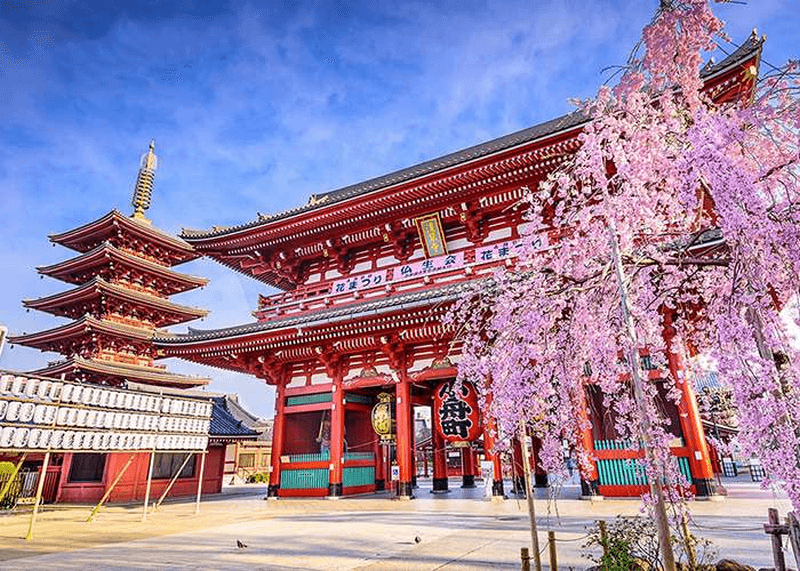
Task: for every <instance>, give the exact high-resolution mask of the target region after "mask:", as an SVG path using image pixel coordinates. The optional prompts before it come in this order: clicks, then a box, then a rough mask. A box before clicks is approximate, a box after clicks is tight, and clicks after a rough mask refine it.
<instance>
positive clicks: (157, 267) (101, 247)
mask: <svg viewBox="0 0 800 571" xmlns="http://www.w3.org/2000/svg"><path fill="white" fill-rule="evenodd" d="M101 252H107V253H109V254H112V255H115V256H119V257H120V258H122V259H124V260H126V261H130V262H132V263H136V264H140V265H144V266H145V267H146V268H148V269H151V270H153V271H154V272H156V273H159V274H166V275H169V276H170V277H173V278H175V279H176V280H180V281H186V282H189V283H192V284H198V287H201V286H203V285H206V284H207V283H208V281H209V280H208V278H204V277H200V276H194V275H191V274H185V273H182V272H178V271H176V270H173V269H172V268H171V267H169V266H162V265H161V264H157V263H155V262H152V261H150V260H148V259H147V258H142V257H140V256H136V255H134V254H131V253H129V252H126V251H125V250H122V249H120V248H117V247H116V246H115V245H114V244H112V243H111V242H109V241H108V240H105V241H103V242H101V243H100V244H98V245H97V246H96V247H95V248H93V249H92V250H89V251H87V252H81V253H79V254H78V255H77V256H73V257H72V258H68V259H66V260H62V261H60V262H56V263H55V264H50V265H49V266H37V267H36V271H37V272H39V273H40V274H44V275H50V274H52V273H54V272H56V271H57V270H59V269H60V268H61V267H62V266H68V265H70V264H75V263H78V262H81V261H83V260H90V259H91V258H92V257H94V256H97V255H98V254H99V253H101Z"/></svg>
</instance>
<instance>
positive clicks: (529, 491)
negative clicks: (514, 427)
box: [519, 419, 542, 571]
mask: <svg viewBox="0 0 800 571" xmlns="http://www.w3.org/2000/svg"><path fill="white" fill-rule="evenodd" d="M519 440H520V445H521V448H522V466H523V468H524V470H525V496H526V497H527V498H528V517H529V518H530V520H531V547H532V548H533V565H534V568H535V569H536V571H542V560H541V559H540V558H539V534H538V532H537V530H536V507H535V506H534V504H533V487H532V486H531V459H530V456H529V454H530V452H529V451H528V441H527V439H526V434H525V422H524V421H523V420H522V419H520V421H519Z"/></svg>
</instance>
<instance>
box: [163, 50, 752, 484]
mask: <svg viewBox="0 0 800 571" xmlns="http://www.w3.org/2000/svg"><path fill="white" fill-rule="evenodd" d="M760 53H761V41H760V40H758V39H757V38H751V39H750V40H749V41H748V42H746V43H745V44H744V45H743V46H742V47H740V48H739V49H738V50H737V51H736V52H735V53H733V54H732V55H731V56H730V57H728V58H726V59H725V60H724V61H722V62H720V63H718V64H713V63H712V64H709V65H708V66H706V67H705V68H704V69H703V71H702V76H703V79H704V81H705V89H706V90H707V92H708V93H710V94H711V96H712V97H713V98H714V99H715V100H717V101H720V102H722V101H746V100H747V98H748V97H749V94H750V93H751V92H752V89H753V85H754V78H755V77H756V75H757V73H754V70H757V66H758V64H759V58H760ZM586 123H587V119H586V118H585V117H584V116H582V115H581V114H580V113H577V112H576V113H572V114H569V115H566V116H563V117H560V118H557V119H554V120H551V121H548V122H546V123H542V124H540V125H536V126H534V127H531V128H528V129H524V130H522V131H518V132H516V133H512V134H510V135H506V136H503V137H500V138H498V139H495V140H492V141H488V142H486V143H482V144H479V145H476V146H473V147H470V148H467V149H464V150H461V151H457V152H454V153H452V154H449V155H445V156H442V157H439V158H436V159H434V160H431V161H427V162H424V163H421V164H418V165H414V166H412V167H409V168H406V169H403V170H400V171H397V172H393V173H391V174H388V175H385V176H381V177H378V178H375V179H371V180H367V181H364V182H361V183H358V184H354V185H352V186H348V187H344V188H341V189H338V190H334V191H331V192H327V193H324V194H317V195H312V196H311V198H310V200H309V201H308V203H307V204H305V205H302V206H299V207H297V208H295V209H292V210H288V211H285V212H280V213H277V214H274V215H269V216H263V215H259V217H258V219H257V220H254V221H252V222H249V223H245V224H242V225H239V226H233V227H225V228H218V227H215V228H214V229H213V230H209V231H194V230H184V232H183V233H182V235H181V237H182V238H183V239H184V240H185V241H186V242H188V243H189V244H191V245H192V246H193V247H194V249H195V251H196V252H198V253H199V254H202V255H203V256H208V257H210V258H212V259H214V260H216V261H218V262H220V263H222V264H224V265H225V266H227V267H229V268H231V269H232V270H234V271H237V272H239V273H241V274H244V275H246V276H249V277H252V278H254V279H256V280H259V281H261V282H262V283H264V284H265V285H269V286H274V287H276V288H278V289H279V290H281V291H280V292H279V293H277V294H275V295H271V296H267V297H261V298H260V300H259V308H258V311H257V312H256V313H255V315H256V317H257V321H255V322H252V323H247V324H244V325H239V326H235V327H229V328H225V329H215V330H196V329H191V328H190V331H189V332H188V333H187V334H181V335H163V336H162V335H159V336H158V337H157V338H156V345H157V346H158V347H160V348H161V349H162V350H163V351H164V352H165V353H166V354H167V355H169V356H176V357H180V358H183V359H187V360H190V361H194V362H198V363H205V364H208V365H211V366H214V367H219V368H223V369H228V370H233V371H240V372H245V373H249V374H252V375H255V376H257V377H258V378H261V379H263V380H265V381H266V382H267V383H269V384H271V385H274V386H275V387H276V389H277V397H276V403H275V411H276V412H275V415H276V416H275V424H274V429H273V443H272V471H271V479H270V486H269V492H268V493H269V495H271V496H275V495H277V496H295V495H303V496H315V495H317V496H339V495H342V494H345V495H346V494H354V493H359V492H365V491H373V490H379V489H382V488H384V486H386V485H387V482H388V481H391V480H392V479H394V480H396V490H397V493H398V494H399V495H400V496H401V497H410V496H411V495H412V488H413V485H414V479H415V475H416V473H417V467H416V466H415V458H416V457H417V455H416V454H415V450H416V445H415V442H414V430H413V422H414V417H415V415H414V409H415V407H433V410H434V414H433V417H434V419H435V422H434V423H433V424H434V425H436V428H435V429H432V439H433V442H432V449H433V491H434V492H437V491H438V492H441V491H445V490H446V489H447V486H448V481H447V475H448V466H447V461H448V451H449V452H450V455H452V452H453V451H460V453H461V454H462V455H463V456H462V458H463V469H462V471H461V472H462V473H463V474H464V475H465V476H464V482H463V483H464V485H465V486H469V485H471V484H472V475H473V474H475V473H476V470H475V462H476V450H477V448H478V447H479V446H481V447H482V449H483V451H484V453H485V456H486V458H487V459H488V460H491V461H492V462H493V463H494V474H495V476H494V486H493V490H494V493H495V494H496V495H502V494H503V483H502V474H503V470H502V466H501V458H500V455H499V454H497V453H496V452H495V450H494V443H493V441H492V437H491V434H490V431H488V430H486V428H487V427H490V426H491V424H492V419H490V418H481V415H480V414H479V411H477V410H475V409H476V408H477V404H476V402H477V401H471V402H472V404H470V400H469V397H468V395H466V394H464V395H457V394H454V391H453V390H452V387H451V386H450V385H449V384H448V382H449V381H451V380H452V379H454V377H455V376H456V364H457V362H458V356H459V345H458V342H457V341H456V342H455V343H453V342H452V338H451V333H450V332H448V331H447V330H446V329H445V328H444V327H443V325H442V323H441V320H442V317H443V316H444V314H445V313H446V311H447V308H448V306H449V304H451V303H452V302H453V301H454V300H456V299H457V298H458V297H459V296H460V295H462V293H463V292H464V291H465V289H466V287H467V286H468V285H470V284H472V283H474V282H476V280H482V279H485V278H487V277H489V276H490V275H491V273H492V271H493V270H494V269H495V268H496V267H497V266H498V265H505V266H507V267H511V268H513V267H514V264H515V249H516V248H517V247H518V246H519V244H520V242H521V241H522V240H530V241H531V242H532V243H533V244H534V246H535V247H540V248H546V247H548V246H549V245H550V244H552V243H553V242H554V241H555V240H556V236H557V229H554V230H553V231H552V232H547V231H542V232H540V233H534V234H531V233H529V232H527V231H526V222H525V220H524V208H517V207H516V206H517V205H518V203H519V201H520V199H521V198H522V196H523V193H524V192H525V189H526V188H536V187H537V186H538V184H539V182H540V181H541V180H542V178H543V177H545V176H547V174H548V173H550V172H552V171H553V169H555V168H556V167H558V166H559V165H560V164H561V163H562V162H563V161H564V160H565V159H566V158H567V157H569V156H570V154H571V153H573V152H574V151H575V150H576V149H577V148H578V146H579V142H578V135H579V134H580V133H581V130H582V129H583V127H584V126H585V125H586ZM669 335H670V332H669V331H665V336H666V337H667V338H669ZM643 359H644V361H645V365H647V357H643ZM645 368H648V369H649V375H650V379H652V380H653V381H654V382H659V381H663V380H664V379H666V378H671V379H672V380H673V381H674V382H675V383H676V386H677V387H679V389H680V391H681V393H682V399H681V401H680V404H679V405H675V404H672V403H671V402H670V401H669V400H668V399H666V398H664V399H662V400H663V402H662V403H661V404H662V410H664V413H665V415H666V416H667V417H668V418H669V419H670V420H671V426H670V431H671V433H672V434H673V436H674V441H673V448H672V451H673V455H674V456H675V457H676V459H677V462H678V464H679V466H680V469H681V471H682V472H683V474H684V475H685V476H687V478H688V481H689V482H690V483H691V484H692V486H693V488H694V491H695V492H696V494H697V495H698V496H708V495H710V494H712V493H713V483H712V478H713V474H712V471H711V466H710V464H709V451H708V447H707V444H706V441H705V437H704V434H703V431H702V427H701V424H700V417H699V414H698V411H697V403H696V399H695V395H694V390H693V388H692V386H691V385H690V384H689V383H688V382H684V379H683V370H682V363H680V362H679V361H678V359H677V358H676V357H675V356H674V355H672V354H671V355H670V358H669V367H668V369H667V370H658V369H654V368H652V367H647V366H646V367H645ZM660 384H661V385H663V382H661V383H660ZM662 392H663V391H662ZM602 400H603V399H602V395H601V394H600V391H599V388H598V387H596V386H592V385H589V386H587V387H586V399H585V401H586V402H585V407H584V409H583V410H582V411H579V413H580V414H586V415H588V417H589V419H590V420H591V424H592V428H591V429H590V430H587V431H586V432H585V433H583V434H581V435H579V436H578V437H576V439H578V438H579V439H581V440H582V442H583V444H584V445H585V446H586V447H587V448H588V449H589V450H593V451H594V456H595V458H596V463H595V466H594V469H593V473H592V474H591V475H590V477H589V478H587V479H586V480H585V481H584V482H583V491H584V493H585V494H592V495H593V494H597V493H600V494H603V495H635V494H639V493H641V492H642V491H643V490H644V489H645V482H644V481H643V480H641V478H640V477H639V476H638V475H637V474H636V472H635V470H633V469H632V467H631V463H630V459H631V458H636V457H640V456H641V453H642V452H641V451H640V450H635V449H633V447H631V446H630V443H626V442H622V441H620V440H618V439H617V437H616V433H615V431H614V428H613V423H612V422H610V421H609V420H608V419H607V415H606V411H605V410H604V408H603V403H602ZM467 421H468V422H467ZM479 443H481V444H479ZM514 456H515V460H514V461H512V467H511V468H512V470H513V474H514V475H515V480H516V479H518V477H519V474H520V470H521V468H520V467H519V462H518V460H519V457H520V452H519V446H517V452H516V454H515V455H514ZM533 456H534V458H533V460H534V462H535V461H536V445H534V453H533ZM395 466H396V467H395ZM393 467H395V469H394V470H393V469H392V468H393ZM393 476H394V478H393ZM536 482H537V483H538V484H540V485H544V484H546V474H544V473H542V472H541V469H537V474H536ZM515 485H516V482H515Z"/></svg>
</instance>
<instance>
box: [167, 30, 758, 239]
mask: <svg viewBox="0 0 800 571" xmlns="http://www.w3.org/2000/svg"><path fill="white" fill-rule="evenodd" d="M762 45H763V39H759V38H758V37H757V36H756V35H755V34H753V35H752V36H750V37H749V38H748V39H747V41H745V42H744V43H743V44H742V45H741V46H739V47H738V48H737V49H736V50H735V51H734V52H733V53H731V54H730V55H729V56H727V57H726V58H725V59H723V60H722V61H720V62H719V63H713V60H712V61H709V63H708V64H707V65H706V66H705V67H704V68H703V69H702V70H701V71H700V76H701V78H702V79H703V80H705V81H707V82H708V81H710V80H712V79H715V78H717V77H718V76H721V75H723V74H725V73H728V72H730V71H731V70H733V69H734V68H736V67H737V66H739V65H740V64H742V63H743V62H746V61H748V60H750V59H752V58H753V57H754V56H759V55H760V51H761V47H762ZM589 120H590V119H589V118H588V117H587V116H586V115H584V114H582V113H581V112H580V111H574V112H572V113H568V114H566V115H562V116H561V117H557V118H555V119H551V120H549V121H545V122H543V123H539V124H538V125H534V126H533V127H528V128H526V129H522V130H520V131H516V132H514V133H511V134H508V135H504V136H502V137H498V138H496V139H492V140H490V141H486V142H483V143H480V144H477V145H474V146H471V147H468V148H466V149H462V150H459V151H456V152H453V153H449V154H447V155H443V156H441V157H438V158H435V159H432V160H429V161H425V162H422V163H419V164H416V165H414V166H411V167H407V168H404V169H401V170H398V171H394V172H391V173H389V174H386V175H383V176H379V177H376V178H372V179H369V180H366V181H363V182H359V183H357V184H352V185H349V186H345V187H342V188H339V189H336V190H332V191H329V192H325V193H323V194H318V195H317V194H314V195H312V196H311V197H310V199H309V201H308V203H306V204H304V205H302V206H298V207H296V208H292V209H289V210H285V211H282V212H277V213H275V214H271V215H261V214H259V216H258V218H257V219H256V220H253V221H251V222H246V223H244V224H239V225H234V226H214V227H213V228H212V229H210V230H193V229H187V228H184V229H183V230H182V232H181V234H180V236H181V238H183V239H184V240H186V241H187V242H190V243H192V244H195V245H198V244H201V243H203V242H206V241H207V242H213V241H214V240H215V239H217V238H222V237H234V236H236V235H239V234H242V233H249V231H251V230H253V229H256V228H259V229H261V228H266V227H269V226H271V225H274V224H275V223H278V222H280V221H283V220H287V219H291V218H294V217H298V216H301V215H304V214H306V213H309V212H311V211H315V210H322V209H325V208H327V207H329V206H332V205H336V204H339V203H341V202H345V201H347V200H350V199H353V198H356V197H361V196H364V195H368V194H370V193H375V192H378V191H383V190H386V189H390V188H391V187H393V186H396V185H399V184H401V183H405V182H408V181H411V180H413V179H416V178H420V177H423V176H426V175H430V174H433V173H438V172H442V171H446V170H447V169H450V168H452V167H456V166H459V165H462V164H465V163H468V162H471V161H475V160H477V159H482V158H485V157H489V156H491V155H493V154H496V153H499V152H502V151H506V150H509V149H512V148H514V147H518V146H520V145H523V144H529V143H533V142H536V141H539V140H543V139H546V138H549V137H552V136H554V135H557V134H559V133H563V132H566V131H570V130H572V129H576V128H579V127H582V126H583V125H585V124H586V123H588V122H589Z"/></svg>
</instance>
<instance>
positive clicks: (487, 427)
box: [483, 418, 504, 497]
mask: <svg viewBox="0 0 800 571" xmlns="http://www.w3.org/2000/svg"><path fill="white" fill-rule="evenodd" d="M483 426H484V429H483V451H484V453H485V454H486V459H487V460H491V462H492V464H493V465H494V466H493V472H494V477H493V481H492V495H493V496H501V497H502V496H503V495H504V490H503V466H502V464H501V462H500V454H498V453H497V451H496V450H495V449H494V446H495V441H494V437H493V436H492V433H491V432H492V430H494V429H495V423H494V419H490V418H486V419H485V421H484V424H483Z"/></svg>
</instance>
